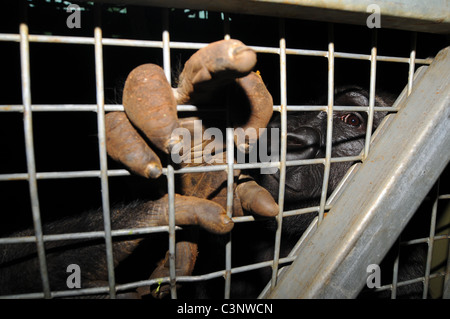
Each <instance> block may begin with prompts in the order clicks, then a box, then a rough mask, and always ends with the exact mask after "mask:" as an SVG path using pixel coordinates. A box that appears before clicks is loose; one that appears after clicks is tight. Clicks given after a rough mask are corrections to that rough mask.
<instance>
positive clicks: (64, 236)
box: [0, 226, 181, 245]
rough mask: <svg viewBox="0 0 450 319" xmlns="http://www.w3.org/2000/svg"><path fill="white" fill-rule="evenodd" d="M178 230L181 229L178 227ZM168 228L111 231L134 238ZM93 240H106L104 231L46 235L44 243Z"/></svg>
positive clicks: (14, 240) (28, 239) (29, 239)
mask: <svg viewBox="0 0 450 319" xmlns="http://www.w3.org/2000/svg"><path fill="white" fill-rule="evenodd" d="M175 229H176V230H178V229H181V228H180V227H176V228H175ZM168 231H169V227H168V226H153V227H142V228H128V229H117V230H112V231H111V236H112V237H119V236H134V235H146V234H153V233H161V232H168ZM93 238H105V232H104V231H92V232H78V233H65V234H57V235H44V236H43V240H44V242H49V241H60V240H75V239H93ZM35 241H36V237H35V236H24V237H8V238H0V245H4V244H8V245H9V244H25V243H34V242H35Z"/></svg>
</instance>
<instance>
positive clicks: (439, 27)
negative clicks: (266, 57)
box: [85, 0, 450, 34]
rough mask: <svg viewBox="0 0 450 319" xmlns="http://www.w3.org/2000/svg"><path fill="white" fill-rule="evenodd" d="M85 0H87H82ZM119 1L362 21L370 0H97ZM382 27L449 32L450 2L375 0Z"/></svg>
mask: <svg viewBox="0 0 450 319" xmlns="http://www.w3.org/2000/svg"><path fill="white" fill-rule="evenodd" d="M85 1H87V0H85ZM100 1H101V2H108V3H111V2H117V3H120V4H124V3H126V4H133V5H147V6H158V7H170V8H179V9H184V8H186V7H187V6H188V7H189V8H190V9H198V10H209V11H218V12H230V13H237V14H252V15H264V16H273V17H281V18H296V19H305V20H315V21H325V22H333V23H345V24H356V25H364V26H365V25H366V24H367V18H368V17H369V15H370V14H371V12H368V6H369V5H370V4H373V3H374V2H373V1H371V0H363V1H361V0H316V1H311V0H290V1H283V0H229V1H210V0H190V1H189V3H186V1H183V0H116V1H112V0H100ZM376 4H377V6H379V8H380V13H381V25H382V27H383V28H390V29H400V30H410V31H419V32H432V33H442V34H447V33H450V5H449V3H448V2H447V1H446V0H429V1H426V2H424V1H421V0H409V1H408V3H407V4H406V3H405V2H404V1H391V0H377V1H376Z"/></svg>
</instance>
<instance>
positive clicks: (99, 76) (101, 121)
mask: <svg viewBox="0 0 450 319" xmlns="http://www.w3.org/2000/svg"><path fill="white" fill-rule="evenodd" d="M96 9H97V10H98V11H97V12H96V14H97V17H98V19H99V20H100V14H101V9H100V7H97V8H96ZM98 22H99V21H98ZM99 25H100V23H99ZM94 38H95V45H94V49H95V83H96V95H97V96H96V98H97V106H98V110H97V128H98V142H99V157H100V181H101V196H102V211H103V225H104V231H105V246H106V263H107V267H108V283H109V297H110V298H111V299H115V297H116V292H115V277H114V257H113V250H112V238H111V213H110V206H109V187H108V158H107V156H108V155H107V153H106V136H105V109H104V106H105V105H104V104H105V97H104V85H103V48H102V29H101V28H100V26H96V27H95V29H94Z"/></svg>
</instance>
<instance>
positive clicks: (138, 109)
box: [105, 40, 278, 278]
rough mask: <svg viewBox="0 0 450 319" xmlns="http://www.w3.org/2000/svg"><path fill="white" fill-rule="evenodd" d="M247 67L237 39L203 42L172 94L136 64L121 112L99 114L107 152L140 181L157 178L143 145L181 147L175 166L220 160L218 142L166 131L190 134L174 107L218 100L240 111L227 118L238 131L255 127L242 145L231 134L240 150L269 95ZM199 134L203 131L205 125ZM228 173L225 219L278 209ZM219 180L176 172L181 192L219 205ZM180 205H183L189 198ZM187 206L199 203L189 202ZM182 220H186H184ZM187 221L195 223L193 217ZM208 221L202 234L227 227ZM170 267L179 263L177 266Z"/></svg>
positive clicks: (263, 114) (265, 111)
mask: <svg viewBox="0 0 450 319" xmlns="http://www.w3.org/2000/svg"><path fill="white" fill-rule="evenodd" d="M255 64H256V54H255V52H254V51H253V50H251V49H250V48H248V47H247V46H245V45H244V44H243V43H242V42H240V41H237V40H222V41H218V42H214V43H211V44H209V45H208V46H206V47H204V48H202V49H200V50H199V51H197V52H196V53H195V54H194V55H192V57H191V58H190V59H189V60H188V61H187V62H186V63H185V66H184V69H183V71H182V73H181V75H180V77H179V81H178V86H177V88H175V89H172V88H171V86H170V84H169V83H168V81H167V79H166V77H165V75H164V72H163V70H162V69H161V68H160V67H159V66H156V65H153V64H144V65H141V66H139V67H137V68H136V69H134V70H133V71H132V72H131V73H130V74H129V76H128V78H127V80H126V83H125V88H124V95H123V105H124V109H125V113H123V112H112V113H109V114H107V115H106V123H105V124H106V137H107V139H106V141H107V151H108V154H109V155H110V156H111V157H112V158H113V159H115V160H116V161H118V162H120V163H122V164H123V165H125V166H126V167H127V169H128V170H129V171H131V172H133V173H135V174H138V175H141V176H143V177H146V178H157V177H159V176H160V175H161V173H162V165H161V161H160V159H159V158H158V156H157V155H156V153H155V152H154V151H153V150H152V149H151V147H150V146H149V144H150V145H153V146H155V147H156V148H158V149H159V150H160V151H162V152H164V153H166V154H172V153H176V154H177V155H178V156H180V150H181V158H183V159H186V158H189V159H190V161H186V160H184V161H182V163H181V165H182V166H205V165H215V164H217V163H218V162H219V163H225V159H226V148H225V145H224V143H223V141H218V140H217V139H216V140H213V141H210V140H205V139H204V136H205V135H204V134H202V137H201V138H200V139H196V138H194V135H195V134H191V135H190V136H191V140H188V141H186V138H185V139H184V140H183V139H182V138H180V136H179V135H177V134H173V133H174V132H175V130H176V129H187V131H189V132H190V133H193V132H194V123H195V121H194V119H193V118H187V119H178V114H177V109H176V108H177V104H186V103H192V104H196V105H201V106H203V107H204V106H217V105H220V104H223V102H225V100H226V101H227V102H228V104H232V105H233V107H234V109H236V108H237V109H238V110H239V112H238V113H246V114H247V118H246V119H245V120H242V119H239V120H237V117H233V118H232V119H231V121H232V122H233V126H236V127H242V128H243V129H244V131H245V132H250V133H252V130H248V131H246V129H247V128H254V129H255V130H253V132H254V134H253V135H252V134H249V135H247V137H248V138H247V139H246V140H245V141H244V142H243V143H242V142H239V143H238V139H237V138H236V137H235V141H236V142H237V144H238V145H237V149H238V150H239V151H243V152H246V151H247V150H248V149H249V147H250V145H251V144H253V143H255V142H256V141H257V139H258V138H259V136H260V135H261V134H262V132H263V130H264V129H265V127H266V126H267V124H268V122H269V120H270V118H271V116H272V112H273V102H272V97H271V95H270V93H269V92H268V91H267V89H266V87H265V85H264V83H263V81H262V79H261V77H260V76H259V75H257V74H256V73H254V72H251V70H252V69H253V67H254V66H255ZM222 122H225V121H222ZM222 124H225V123H222ZM223 127H224V126H222V127H221V128H222V129H223ZM202 129H203V131H202V132H204V129H205V127H202ZM202 129H201V130H202ZM222 136H224V135H222ZM147 141H149V143H147ZM185 143H188V146H189V147H188V148H187V150H186V148H185V147H181V146H182V145H186V144H185ZM207 147H208V149H209V150H212V149H214V152H212V154H213V155H212V156H211V157H210V158H208V159H205V156H203V151H204V150H205V149H206V148H207ZM199 151H200V152H199ZM234 174H235V177H236V179H235V184H234V186H235V187H234V191H235V193H234V199H235V200H234V203H233V216H240V215H243V212H244V211H248V212H250V213H253V214H257V215H261V216H275V215H276V214H277V213H278V206H277V204H276V202H275V201H274V199H273V198H272V196H271V195H270V193H269V192H268V191H267V190H265V189H264V188H262V187H260V186H259V185H258V184H256V182H255V181H253V180H251V179H250V178H248V177H247V176H244V175H241V172H239V171H235V172H234ZM226 181H227V173H226V172H225V171H215V172H208V173H190V174H183V175H182V176H181V193H182V195H186V196H196V197H200V198H203V199H207V200H212V201H214V202H216V203H218V204H220V205H221V206H222V207H224V208H225V207H226V188H227V187H226V185H227V182H226ZM186 204H187V205H189V200H188V201H187V202H186ZM191 204H192V205H202V204H201V203H199V202H194V201H192V203H191ZM130 218H132V216H130ZM186 218H187V219H186V220H189V216H186ZM192 220H193V221H194V220H195V217H194V216H192ZM214 222H217V223H219V224H217V225H216V226H214V225H210V230H211V229H212V230H213V231H214V229H228V228H230V227H228V228H227V227H225V228H224V227H223V225H220V223H223V222H226V223H227V225H228V224H229V222H230V220H227V219H225V218H223V219H215V220H214ZM230 229H231V228H230ZM180 245H181V244H180ZM191 248H192V247H191ZM194 248H195V247H194ZM191 250H192V251H194V250H195V249H191ZM195 252H196V250H195ZM192 254H193V253H192ZM192 254H187V255H192ZM178 255H182V256H184V255H186V254H179V249H178V247H177V259H178ZM185 259H186V262H188V263H190V264H193V263H195V258H189V256H187V257H186V258H185ZM188 259H189V260H191V262H189V261H188ZM192 260H193V261H192ZM176 263H177V265H178V264H179V262H178V261H177V262H176ZM181 263H182V262H181ZM165 266H166V263H164V262H163V263H161V264H160V267H159V269H157V270H155V273H154V274H156V273H157V274H158V275H155V276H156V277H155V276H152V277H153V278H157V277H160V276H161V274H162V273H167V274H168V270H167V271H165V269H166V267H165ZM177 268H178V267H177ZM192 268H193V267H186V269H189V270H186V272H187V273H184V275H188V274H190V273H191V272H192Z"/></svg>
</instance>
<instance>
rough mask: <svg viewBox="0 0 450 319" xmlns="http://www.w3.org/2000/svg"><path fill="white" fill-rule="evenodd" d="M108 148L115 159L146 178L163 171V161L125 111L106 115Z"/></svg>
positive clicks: (158, 174) (156, 175)
mask: <svg viewBox="0 0 450 319" xmlns="http://www.w3.org/2000/svg"><path fill="white" fill-rule="evenodd" d="M105 129H106V133H105V134H106V150H107V152H108V154H109V156H111V158H113V159H114V160H116V161H118V162H120V163H122V164H123V165H125V166H126V167H127V168H128V169H129V170H130V171H132V172H133V173H135V174H138V175H141V176H144V177H146V178H148V177H151V178H157V177H159V176H160V175H161V173H162V166H161V161H160V160H159V158H158V156H157V155H156V154H155V153H154V152H153V150H152V149H151V148H150V147H149V146H148V145H147V143H146V142H145V141H144V139H143V138H142V137H141V136H140V135H139V133H138V132H137V131H136V129H135V128H134V127H133V125H131V123H130V121H129V120H128V118H127V116H126V114H125V113H123V112H112V113H108V114H106V116H105Z"/></svg>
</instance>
